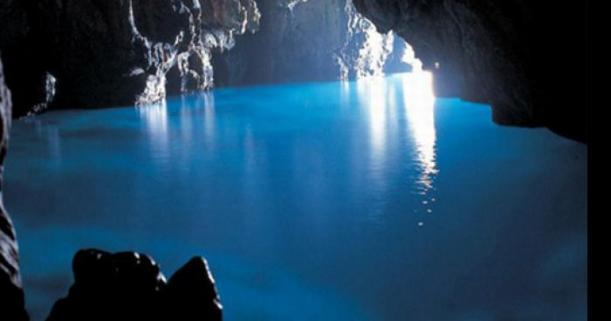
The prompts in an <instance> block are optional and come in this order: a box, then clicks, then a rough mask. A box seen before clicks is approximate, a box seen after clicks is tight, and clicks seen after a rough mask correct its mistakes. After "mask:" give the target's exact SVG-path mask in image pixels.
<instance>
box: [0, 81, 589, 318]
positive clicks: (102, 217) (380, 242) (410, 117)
mask: <svg viewBox="0 0 611 321" xmlns="http://www.w3.org/2000/svg"><path fill="white" fill-rule="evenodd" d="M427 86H428V83H427V81H426V79H425V81H423V80H422V79H420V78H418V77H415V76H413V75H411V76H410V75H395V76H392V77H388V78H386V79H377V80H375V79H374V80H368V81H359V82H351V83H340V82H331V83H311V84H293V85H282V86H263V87H248V88H239V89H231V88H227V89H217V90H214V91H213V92H211V93H208V94H197V95H191V96H185V97H178V98H172V99H169V100H168V102H167V105H166V106H157V107H147V108H140V109H137V108H134V107H126V108H112V109H104V110H89V111H84V110H67V111H55V112H49V113H45V114H43V115H40V116H37V117H35V118H31V119H25V120H18V121H16V122H15V123H14V125H13V128H12V131H11V135H12V137H11V142H10V150H9V155H8V160H7V165H6V182H5V186H4V187H5V191H4V197H5V199H6V205H7V208H8V210H9V211H10V212H11V214H12V215H13V218H14V220H15V223H16V227H17V229H18V233H19V237H20V239H19V240H20V247H21V263H22V269H23V278H24V284H25V288H26V291H27V304H28V306H29V308H30V311H31V313H32V315H33V316H34V318H35V320H42V319H43V318H44V316H45V315H46V314H47V313H48V311H49V309H50V306H51V303H52V301H54V300H55V299H57V298H59V297H61V296H63V295H65V294H66V293H67V290H68V287H69V285H70V284H71V282H72V275H71V270H70V267H71V258H72V255H73V254H74V252H75V251H77V250H78V249H80V248H83V247H99V248H104V249H107V250H113V251H114V250H127V249H132V250H139V251H142V252H146V253H149V254H151V255H152V256H154V257H155V258H156V260H157V261H158V262H159V263H160V264H161V266H162V269H163V270H164V271H165V273H166V275H170V274H171V273H172V272H173V271H175V270H176V269H177V268H178V267H179V266H180V265H181V264H183V263H184V262H186V261H187V259H189V258H190V257H191V256H192V255H204V256H206V257H207V258H208V260H209V263H210V264H211V267H212V270H213V273H214V275H215V277H216V280H217V282H218V287H219V291H220V295H221V299H222V301H223V305H224V307H225V316H226V318H225V319H226V320H412V321H414V320H415V321H419V320H423V321H424V320H426V321H431V320H433V321H435V320H452V321H455V320H458V321H460V320H474V321H479V320H482V321H487V320H586V315H585V314H586V313H585V309H586V281H585V280H586V275H585V274H586V236H587V235H586V231H585V228H586V213H585V211H586V151H587V148H586V146H584V145H582V144H579V143H576V142H573V141H570V140H567V139H564V138H561V137H559V136H556V135H554V134H552V133H551V132H549V131H548V130H546V129H524V128H511V127H500V126H497V125H495V124H493V123H492V122H491V111H490V108H489V106H485V105H480V104H474V103H468V102H464V101H460V100H458V99H439V98H438V99H435V98H434V97H432V96H431V95H430V91H429V89H427V88H428V87H427Z"/></svg>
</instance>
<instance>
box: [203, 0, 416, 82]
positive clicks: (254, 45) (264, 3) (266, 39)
mask: <svg viewBox="0 0 611 321" xmlns="http://www.w3.org/2000/svg"><path fill="white" fill-rule="evenodd" d="M257 3H258V5H259V9H260V11H261V22H260V29H259V31H257V32H256V33H252V34H245V35H242V36H240V37H238V41H237V42H236V46H235V47H234V48H233V49H232V50H230V51H226V52H224V53H222V54H217V55H215V56H214V59H213V65H214V68H215V70H217V71H218V72H217V75H218V77H217V78H216V80H217V83H216V85H220V86H223V85H230V86H233V85H244V84H259V83H281V82H292V81H300V82H303V81H328V80H338V79H347V78H351V79H352V78H359V77H367V76H372V75H380V74H384V73H389V72H395V71H407V70H409V66H408V65H406V64H405V63H403V62H402V61H401V60H400V58H401V57H402V55H403V50H404V47H405V41H403V39H401V38H400V37H395V36H394V35H393V33H392V32H390V33H389V32H386V33H379V32H377V30H376V28H375V26H374V25H373V24H371V22H369V21H367V20H366V19H365V18H364V17H362V16H361V15H360V14H359V13H358V12H357V11H356V9H355V8H354V6H353V4H352V1H351V0H328V1H303V0H258V1H257ZM380 48H381V49H382V50H377V49H380Z"/></svg>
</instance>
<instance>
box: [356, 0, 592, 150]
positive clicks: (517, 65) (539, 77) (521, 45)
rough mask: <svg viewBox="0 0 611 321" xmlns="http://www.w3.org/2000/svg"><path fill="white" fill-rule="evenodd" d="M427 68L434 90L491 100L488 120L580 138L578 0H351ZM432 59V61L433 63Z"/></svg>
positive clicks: (582, 14)
mask: <svg viewBox="0 0 611 321" xmlns="http://www.w3.org/2000/svg"><path fill="white" fill-rule="evenodd" d="M355 5H356V6H357V8H358V9H359V11H360V12H361V13H362V14H364V15H365V16H366V17H368V18H369V19H371V20H372V21H373V22H374V23H375V24H376V25H377V27H378V28H379V29H381V30H394V31H395V32H397V33H398V34H399V35H401V36H402V37H404V38H405V40H407V42H409V43H410V44H411V45H412V46H413V47H414V49H415V51H416V54H417V55H418V57H419V58H420V59H421V60H422V61H423V63H424V65H425V67H428V68H429V69H433V70H435V77H436V86H437V88H436V91H437V93H438V94H441V95H452V96H461V97H463V98H466V99H469V100H475V101H482V102H486V103H491V104H492V106H493V115H494V119H495V121H497V122H499V123H503V124H511V125H526V126H541V125H544V126H548V127H550V128H551V129H553V130H555V131H558V132H559V133H562V134H564V135H567V136H570V137H574V138H577V139H580V140H585V139H586V137H585V131H586V128H585V118H586V107H587V106H586V102H585V98H586V97H585V92H586V88H585V86H586V85H585V82H586V81H585V79H586V70H585V67H584V62H585V60H586V31H585V28H586V19H587V16H586V3H585V2H574V3H571V5H570V6H567V5H563V4H550V3H547V2H541V1H522V0H507V1H483V0H468V1H457V0H443V1H425V0H355ZM435 63H438V66H439V68H438V69H436V68H435Z"/></svg>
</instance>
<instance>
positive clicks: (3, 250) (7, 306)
mask: <svg viewBox="0 0 611 321" xmlns="http://www.w3.org/2000/svg"><path fill="white" fill-rule="evenodd" d="M10 126H11V93H10V91H9V90H8V88H6V85H5V83H4V73H3V69H2V62H1V61H0V319H1V320H15V321H22V320H27V319H28V316H27V314H26V312H25V310H24V298H23V290H22V288H21V276H20V274H19V257H18V251H17V250H18V248H17V238H16V235H15V229H14V228H13V224H12V222H11V218H10V217H9V216H8V213H7V212H6V210H5V209H4V205H3V203H2V174H3V165H2V164H3V163H4V157H5V155H6V149H7V145H8V137H9V129H10Z"/></svg>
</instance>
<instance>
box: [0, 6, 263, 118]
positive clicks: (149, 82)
mask: <svg viewBox="0 0 611 321" xmlns="http://www.w3.org/2000/svg"><path fill="white" fill-rule="evenodd" d="M258 19H259V13H258V9H257V6H256V3H255V1H254V0H231V1H229V0H210V1H199V0H194V1H191V0H190V1H187V0H184V1H183V0H31V1H13V0H10V1H9V0H7V1H4V2H3V3H2V4H0V30H2V31H3V32H2V33H1V35H0V49H1V50H2V51H3V52H4V61H5V64H6V66H7V69H6V81H7V83H8V85H9V87H10V88H15V89H14V91H13V97H14V115H15V116H17V117H18V116H23V115H26V114H28V113H36V112H39V111H41V110H43V109H45V108H48V107H50V108H90V107H107V106H120V105H133V104H134V102H142V103H155V102H158V101H160V100H161V99H163V98H165V96H166V94H168V93H170V94H172V93H180V92H186V91H190V90H202V89H207V88H209V87H210V86H211V85H212V66H211V64H210V59H211V52H212V51H213V50H215V49H216V48H229V47H231V46H232V45H233V41H234V40H233V37H234V36H235V35H237V34H241V33H244V32H247V31H253V30H255V29H256V28H257V27H258ZM167 84H170V85H169V86H166V85H167Z"/></svg>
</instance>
